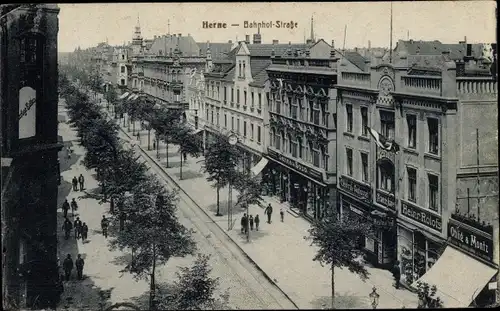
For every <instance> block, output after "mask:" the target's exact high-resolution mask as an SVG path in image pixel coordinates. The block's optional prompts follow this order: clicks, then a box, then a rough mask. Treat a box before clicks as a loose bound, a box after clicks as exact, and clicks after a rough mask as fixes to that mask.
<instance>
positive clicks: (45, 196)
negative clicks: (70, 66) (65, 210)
mask: <svg viewBox="0 0 500 311" xmlns="http://www.w3.org/2000/svg"><path fill="white" fill-rule="evenodd" d="M58 13H59V8H58V7H57V5H53V4H41V5H8V6H7V5H6V6H3V7H2V12H1V35H0V38H1V41H2V44H1V48H0V61H1V65H0V68H1V75H2V76H1V78H0V96H1V100H0V102H1V118H2V123H1V124H2V125H1V126H2V128H1V131H0V133H1V154H2V204H1V206H2V303H3V309H5V310H19V309H21V308H29V307H35V308H45V307H47V306H51V307H55V303H56V302H57V300H58V297H59V294H60V293H58V292H57V286H56V284H57V281H58V279H59V272H58V266H57V232H59V230H58V227H57V194H58V178H59V163H58V151H59V150H60V149H61V148H62V144H60V143H59V142H58V135H57V126H58V121H57V103H58V85H57V83H58V79H57V76H58V69H57V33H58V27H59V24H58ZM12 64H16V66H12Z"/></svg>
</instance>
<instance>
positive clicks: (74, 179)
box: [71, 176, 78, 191]
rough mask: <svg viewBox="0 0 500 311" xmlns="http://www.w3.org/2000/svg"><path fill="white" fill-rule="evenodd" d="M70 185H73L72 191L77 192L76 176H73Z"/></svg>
mask: <svg viewBox="0 0 500 311" xmlns="http://www.w3.org/2000/svg"><path fill="white" fill-rule="evenodd" d="M71 183H72V184H73V191H78V179H77V178H76V176H73V179H72V180H71Z"/></svg>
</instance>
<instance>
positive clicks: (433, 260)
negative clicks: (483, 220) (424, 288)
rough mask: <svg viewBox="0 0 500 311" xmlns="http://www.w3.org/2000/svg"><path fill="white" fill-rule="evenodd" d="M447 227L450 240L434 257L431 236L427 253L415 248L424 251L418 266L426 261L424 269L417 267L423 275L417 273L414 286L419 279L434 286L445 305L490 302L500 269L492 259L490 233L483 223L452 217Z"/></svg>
mask: <svg viewBox="0 0 500 311" xmlns="http://www.w3.org/2000/svg"><path fill="white" fill-rule="evenodd" d="M447 229H448V230H447V231H448V232H447V233H448V239H447V243H443V244H442V246H441V250H442V252H439V251H438V252H437V254H436V255H435V256H433V254H432V253H431V252H429V251H430V250H431V249H432V246H431V245H430V244H431V242H430V241H429V240H428V239H427V241H426V244H427V245H426V247H427V252H428V254H425V253H424V252H422V251H420V250H419V249H417V250H416V251H415V252H417V253H421V254H420V257H419V258H418V264H419V267H420V266H422V265H423V264H425V269H424V268H421V269H416V270H417V271H416V272H418V273H419V274H421V275H418V278H417V277H416V276H417V275H414V282H413V284H412V286H413V287H415V286H416V284H417V281H421V282H425V283H428V284H429V285H431V286H432V285H435V286H436V287H437V296H438V297H440V298H441V300H442V301H443V305H444V307H445V308H465V307H469V306H473V307H481V306H485V305H489V304H491V303H492V302H494V301H495V291H494V289H495V288H496V284H495V283H493V281H494V280H495V275H496V274H497V272H498V266H497V265H496V264H495V263H494V262H493V246H494V245H493V238H492V234H491V232H485V231H483V230H481V229H482V228H480V226H471V225H469V224H466V223H462V222H460V221H457V220H456V219H453V217H452V218H450V219H449V220H448V226H447ZM414 239H415V236H414ZM418 239H419V238H416V242H415V244H419V245H418V247H419V248H422V247H423V246H424V244H423V243H422V242H421V241H419V240H418ZM420 240H421V239H420ZM422 255H425V256H422ZM415 258H417V257H415ZM414 261H417V260H415V259H414ZM420 262H421V263H420ZM424 270H425V271H424ZM491 284H493V285H494V286H491ZM490 286H491V287H490Z"/></svg>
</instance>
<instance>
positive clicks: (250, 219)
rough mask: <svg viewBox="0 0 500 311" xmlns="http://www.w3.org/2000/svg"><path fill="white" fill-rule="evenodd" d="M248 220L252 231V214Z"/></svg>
mask: <svg viewBox="0 0 500 311" xmlns="http://www.w3.org/2000/svg"><path fill="white" fill-rule="evenodd" d="M248 220H249V221H250V230H252V231H253V216H252V215H250V218H249V219H248Z"/></svg>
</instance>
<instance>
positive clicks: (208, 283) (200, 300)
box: [158, 254, 230, 310]
mask: <svg viewBox="0 0 500 311" xmlns="http://www.w3.org/2000/svg"><path fill="white" fill-rule="evenodd" d="M209 259H210V255H201V254H198V256H197V258H196V260H195V262H194V264H193V266H192V267H189V268H184V267H181V268H180V270H181V272H180V273H179V272H177V273H176V275H177V280H176V281H175V282H174V284H173V286H172V287H171V288H170V291H169V292H168V293H166V294H160V296H159V297H158V298H159V299H158V306H159V308H160V309H162V310H229V309H230V308H229V305H228V300H229V294H228V293H227V291H226V292H225V293H224V294H221V295H218V297H217V296H216V294H215V291H216V290H217V288H218V286H219V283H220V280H219V278H211V277H210V273H211V271H212V269H211V268H210V267H209V264H208V260H209ZM159 292H160V293H161V290H159Z"/></svg>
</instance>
